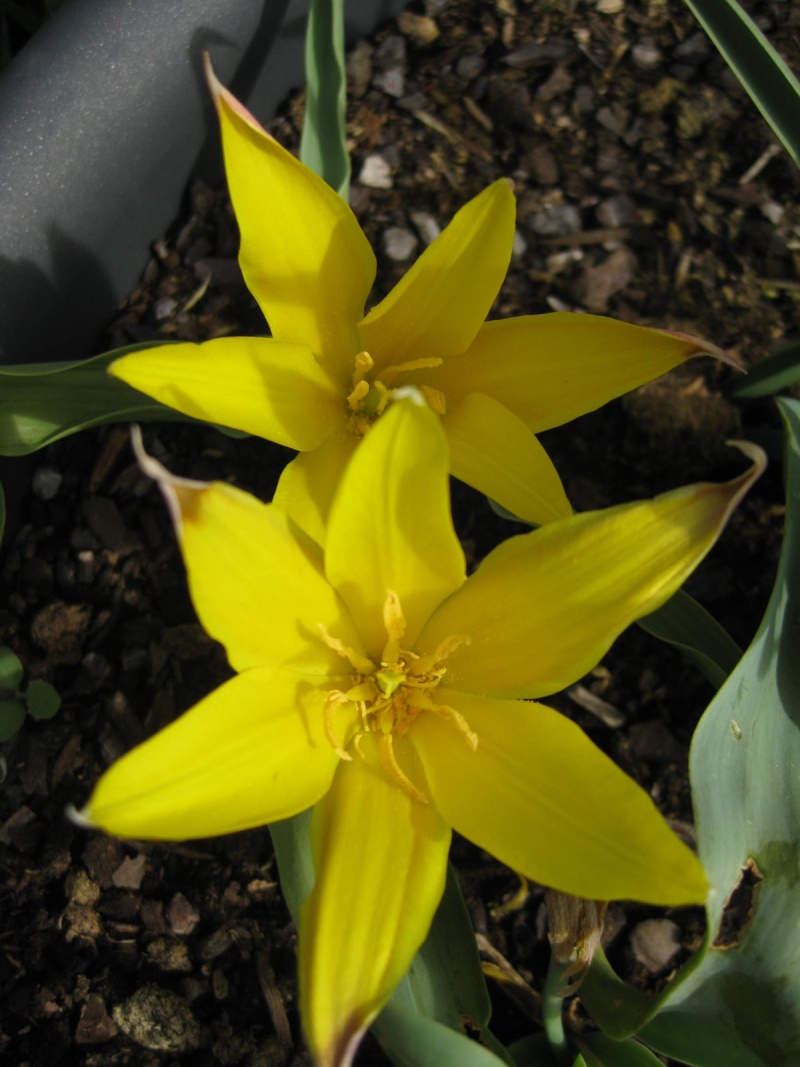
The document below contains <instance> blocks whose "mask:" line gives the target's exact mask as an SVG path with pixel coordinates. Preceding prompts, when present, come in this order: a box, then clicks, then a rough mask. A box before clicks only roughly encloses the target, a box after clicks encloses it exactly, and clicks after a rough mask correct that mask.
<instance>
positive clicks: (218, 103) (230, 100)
mask: <svg viewBox="0 0 800 1067" xmlns="http://www.w3.org/2000/svg"><path fill="white" fill-rule="evenodd" d="M203 73H204V75H205V79H206V84H207V85H208V90H209V92H210V93H211V97H212V99H213V101H214V106H215V107H216V109H217V111H218V112H221V111H222V109H223V106H227V107H228V108H229V109H230V110H231V111H233V112H235V113H236V114H237V115H239V117H240V118H242V119H244V121H245V122H246V123H247V125H248V126H252V127H253V129H254V130H258V132H259V133H263V134H264V135H265V136H267V137H270V136H271V135H270V134H268V133H267V131H266V130H265V129H264V127H263V126H262V125H261V123H260V122H259V121H258V119H256V118H255V116H254V115H252V114H251V113H250V112H249V111H248V110H247V108H246V107H245V106H244V104H242V103H240V102H239V101H238V100H237V99H236V97H235V96H234V95H233V93H231V92H230V91H229V90H228V89H226V88H225V86H224V85H223V84H222V82H221V81H220V80H219V78H218V77H217V75H216V73H215V72H214V67H213V65H212V63H211V56H210V55H209V54H208V52H203Z"/></svg>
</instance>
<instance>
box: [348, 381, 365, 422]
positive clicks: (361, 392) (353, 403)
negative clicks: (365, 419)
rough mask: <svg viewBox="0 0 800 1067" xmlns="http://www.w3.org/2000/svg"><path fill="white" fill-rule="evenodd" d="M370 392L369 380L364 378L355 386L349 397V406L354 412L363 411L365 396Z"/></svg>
mask: <svg viewBox="0 0 800 1067" xmlns="http://www.w3.org/2000/svg"><path fill="white" fill-rule="evenodd" d="M368 392H369V382H365V381H364V380H363V379H362V380H361V381H359V382H356V384H355V385H354V386H353V391H352V393H350V395H349V396H348V398H347V406H348V407H349V408H350V410H351V411H352V412H353V414H354V415H355V414H357V413H358V412H359V411H361V408H362V407H363V404H364V398H365V397H366V395H367V393H368Z"/></svg>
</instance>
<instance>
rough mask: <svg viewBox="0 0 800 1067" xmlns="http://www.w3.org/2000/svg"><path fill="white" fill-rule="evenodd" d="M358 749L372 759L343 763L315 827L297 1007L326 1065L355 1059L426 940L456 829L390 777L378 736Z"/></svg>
mask: <svg viewBox="0 0 800 1067" xmlns="http://www.w3.org/2000/svg"><path fill="white" fill-rule="evenodd" d="M402 744H403V746H404V745H405V743H402ZM396 747H400V746H399V745H398V746H396ZM360 748H361V751H362V756H363V757H365V758H362V756H358V755H355V756H354V760H353V762H352V763H342V764H341V765H340V767H339V768H338V770H337V772H336V775H335V777H334V780H333V784H332V786H331V789H330V791H329V792H328V793H327V795H326V796H325V797H324V798H323V799H322V800H321V801H320V802H319V803H318V804H317V806H316V808H315V809H314V818H313V823H312V844H313V849H314V866H315V869H316V872H317V878H316V884H315V886H314V890H313V892H312V894H311V896H310V897H309V899H308V900H307V902H306V903H305V904H304V905H303V910H302V918H301V923H300V945H299V964H300V1010H301V1016H302V1019H303V1026H304V1028H305V1032H306V1037H307V1039H308V1043H309V1045H310V1047H311V1049H312V1051H313V1053H314V1057H315V1062H316V1063H318V1064H319V1065H320V1067H344V1065H347V1064H349V1063H350V1062H351V1060H352V1057H353V1055H354V1054H355V1050H356V1047H357V1045H358V1042H359V1041H360V1039H361V1037H362V1035H363V1033H364V1031H365V1030H366V1028H367V1027H368V1026H369V1024H370V1022H371V1021H372V1019H374V1017H375V1016H376V1015H377V1013H378V1012H379V1011H380V1009H381V1008H382V1007H383V1005H384V1004H385V1003H386V1001H387V1000H388V998H389V997H390V996H391V994H392V992H393V990H394V988H395V986H396V985H397V983H398V982H399V981H400V979H401V978H402V977H403V975H404V974H405V972H406V971H407V970H408V967H409V965H410V964H411V961H412V960H413V958H414V955H415V953H416V951H417V949H418V948H419V947H420V945H421V944H422V942H423V941H424V940H425V937H426V936H427V933H428V929H429V927H430V924H431V920H432V919H433V914H434V912H435V910H436V907H437V905H438V903H439V900H440V899H441V896H442V892H443V890H444V881H445V874H446V869H447V853H448V849H449V845H450V829H449V827H447V826H446V824H445V823H444V821H443V820H442V819H441V817H440V816H439V814H438V812H437V811H436V809H435V808H434V806H433V805H432V804H423V803H421V802H420V801H418V800H414V799H413V798H412V797H410V796H409V794H408V793H406V792H404V791H403V790H401V789H398V788H397V786H396V785H394V784H393V783H392V782H391V781H390V780H389V779H388V778H386V776H385V775H384V773H383V772H382V771H381V769H380V766H379V763H378V758H377V754H376V742H375V737H374V735H372V734H367V735H364V736H362V738H361V744H360Z"/></svg>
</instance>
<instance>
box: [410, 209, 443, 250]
mask: <svg viewBox="0 0 800 1067" xmlns="http://www.w3.org/2000/svg"><path fill="white" fill-rule="evenodd" d="M411 221H412V222H413V223H414V229H415V230H416V231H417V233H418V234H419V235H420V238H421V239H422V243H423V244H424V245H429V244H433V242H434V241H435V240H436V238H437V237H438V236H439V234H440V233H441V232H442V228H441V226H440V225H439V223H438V222H437V221H436V219H435V218H434V217H433V215H431V214H430V213H429V212H428V211H412V212H411Z"/></svg>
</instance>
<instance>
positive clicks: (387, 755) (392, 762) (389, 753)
mask: <svg viewBox="0 0 800 1067" xmlns="http://www.w3.org/2000/svg"><path fill="white" fill-rule="evenodd" d="M378 753H379V755H380V757H381V763H382V764H383V767H384V770H385V771H387V773H388V774H389V775H390V777H392V778H393V779H394V780H395V782H396V783H397V784H398V785H399V786H400V788H401V789H402V790H403V792H404V793H408V795H409V796H410V797H411V798H412V799H413V800H418V801H419V802H420V803H421V804H427V803H429V801H428V798H427V797H426V796H425V794H424V793H423V792H422V790H420V789H417V787H416V786H415V785H414V783H413V782H412V781H411V780H410V779H409V778H408V776H407V775H406V774H404V773H403V771H402V770H401V769H400V765H399V764H398V762H397V759H396V757H395V754H394V743H393V739H392V735H391V734H386V735H384V736H383V737H381V738H379V740H378Z"/></svg>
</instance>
